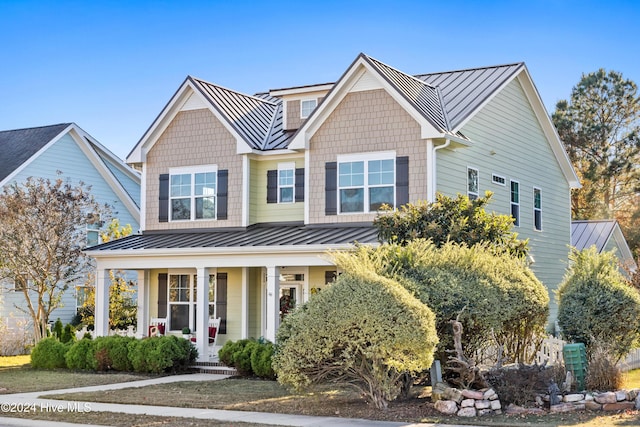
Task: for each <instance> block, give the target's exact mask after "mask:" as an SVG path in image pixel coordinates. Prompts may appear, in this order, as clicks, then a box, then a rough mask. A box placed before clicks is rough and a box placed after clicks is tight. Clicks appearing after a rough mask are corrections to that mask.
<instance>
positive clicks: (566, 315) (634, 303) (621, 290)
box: [557, 247, 640, 363]
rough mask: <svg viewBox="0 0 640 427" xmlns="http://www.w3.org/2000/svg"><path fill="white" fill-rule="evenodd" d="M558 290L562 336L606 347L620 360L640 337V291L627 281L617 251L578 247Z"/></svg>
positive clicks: (589, 351)
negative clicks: (620, 268) (619, 264)
mask: <svg viewBox="0 0 640 427" xmlns="http://www.w3.org/2000/svg"><path fill="white" fill-rule="evenodd" d="M569 259H570V261H571V264H570V267H569V270H568V272H567V275H566V277H565V279H564V280H563V282H562V283H561V284H560V287H559V288H558V291H557V298H558V324H559V325H560V328H561V332H562V336H563V337H564V338H565V339H566V340H568V341H573V342H581V343H584V345H585V347H586V349H587V353H591V352H592V349H593V348H595V347H596V346H598V347H602V348H603V349H604V350H606V351H607V352H608V354H609V355H610V356H611V358H612V359H613V361H614V363H616V362H617V361H618V360H620V358H622V357H623V356H624V355H625V354H627V353H628V352H629V351H630V350H631V349H632V348H633V346H634V345H635V346H637V345H638V340H639V339H640V292H638V290H637V289H635V288H634V287H633V286H631V285H630V284H629V283H627V282H626V280H625V278H624V277H623V276H622V274H621V273H620V270H619V269H618V265H617V261H616V256H615V254H614V253H613V252H603V253H598V252H597V251H596V249H595V247H591V248H589V249H585V250H583V251H577V250H574V251H573V252H572V253H571V254H570V256H569Z"/></svg>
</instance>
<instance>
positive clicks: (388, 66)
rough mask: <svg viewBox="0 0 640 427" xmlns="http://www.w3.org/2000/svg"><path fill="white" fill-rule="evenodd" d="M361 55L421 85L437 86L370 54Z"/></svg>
mask: <svg viewBox="0 0 640 427" xmlns="http://www.w3.org/2000/svg"><path fill="white" fill-rule="evenodd" d="M362 55H363V56H365V57H367V58H369V59H370V60H372V61H375V62H377V63H378V64H382V65H384V66H385V67H387V68H390V69H392V70H393V71H396V72H398V73H400V74H404V75H405V76H407V77H409V78H411V79H413V80H415V81H416V82H418V83H420V84H422V85H425V86H428V87H430V88H432V89H437V87H436V86H433V85H431V84H429V83H427V82H425V81H424V80H420V79H419V78H417V77H416V76H414V75H412V74H409V73H405V72H404V71H402V70H399V69H397V68H396V67H392V66H391V65H389V64H387V63H384V62H382V61H380V60H378V59H376V58H374V57H372V56H369V55H367V54H365V53H363V54H362Z"/></svg>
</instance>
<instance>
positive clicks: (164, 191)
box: [158, 173, 169, 222]
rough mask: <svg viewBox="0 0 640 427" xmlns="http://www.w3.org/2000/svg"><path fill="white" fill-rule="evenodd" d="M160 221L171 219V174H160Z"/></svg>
mask: <svg viewBox="0 0 640 427" xmlns="http://www.w3.org/2000/svg"><path fill="white" fill-rule="evenodd" d="M158 203H159V209H158V221H160V222H167V221H169V174H168V173H163V174H160V191H159V194H158Z"/></svg>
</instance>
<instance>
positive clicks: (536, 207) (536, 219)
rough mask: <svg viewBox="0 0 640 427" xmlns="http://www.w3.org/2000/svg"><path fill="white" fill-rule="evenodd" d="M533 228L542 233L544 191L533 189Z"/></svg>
mask: <svg viewBox="0 0 640 427" xmlns="http://www.w3.org/2000/svg"><path fill="white" fill-rule="evenodd" d="M533 228H534V229H535V230H537V231H542V190H540V189H539V188H536V187H534V188H533Z"/></svg>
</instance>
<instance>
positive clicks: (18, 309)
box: [0, 123, 140, 327]
mask: <svg viewBox="0 0 640 427" xmlns="http://www.w3.org/2000/svg"><path fill="white" fill-rule="evenodd" d="M58 172H61V173H62V174H61V175H58ZM28 177H33V178H45V179H50V180H52V181H54V180H56V179H58V178H62V179H64V180H69V181H70V182H71V184H72V185H78V184H79V183H80V182H83V183H84V184H85V185H88V186H90V187H91V190H90V191H91V194H92V195H93V196H94V198H95V199H96V201H98V202H99V203H100V204H108V205H110V206H111V207H112V209H113V212H112V214H113V216H114V217H117V218H118V219H119V220H120V223H121V224H122V225H125V224H130V225H131V226H132V228H133V229H134V230H137V229H138V227H139V221H140V220H139V218H140V208H139V203H140V202H139V201H140V174H139V173H138V172H137V171H135V170H134V169H132V168H131V167H129V166H128V165H126V164H125V163H124V162H123V161H122V160H121V159H119V158H118V157H117V156H116V155H114V154H113V153H111V152H110V151H109V150H108V149H107V148H105V147H104V146H103V145H102V144H100V143H99V142H98V141H97V140H95V139H94V138H93V137H91V135H89V134H88V133H86V132H85V131H84V130H82V129H81V128H80V127H79V126H78V125H76V124H75V123H61V124H56V125H51V126H40V127H35V128H27V129H15V130H6V131H0V188H2V187H4V186H6V185H10V184H12V183H18V184H21V183H23V182H25V181H26V179H27V178H28ZM78 227H83V228H86V234H87V245H88V246H91V245H96V244H98V243H100V236H99V232H100V229H99V227H98V223H96V222H92V223H87V224H78ZM76 308H77V307H76V292H75V289H69V290H68V291H66V292H65V293H64V294H63V297H62V301H61V305H60V307H59V308H58V309H56V310H54V311H53V313H52V315H51V318H50V320H51V321H54V320H55V319H57V318H60V320H61V321H62V322H64V323H67V322H70V321H71V319H72V318H73V316H74V315H75V314H76ZM25 310H26V301H25V297H24V293H23V291H22V288H21V284H20V283H17V284H16V283H15V280H13V279H11V278H8V279H4V280H2V281H0V318H2V320H3V321H4V322H5V323H6V324H7V325H9V326H10V327H12V326H17V325H20V324H21V323H23V322H24V321H25V320H26V321H28V320H29V315H28V314H27V313H28V311H25Z"/></svg>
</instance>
